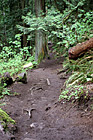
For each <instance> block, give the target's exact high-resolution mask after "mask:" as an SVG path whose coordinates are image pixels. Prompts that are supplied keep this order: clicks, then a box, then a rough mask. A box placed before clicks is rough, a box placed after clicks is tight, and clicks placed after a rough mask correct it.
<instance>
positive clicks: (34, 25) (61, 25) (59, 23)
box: [17, 2, 93, 55]
mask: <svg viewBox="0 0 93 140" xmlns="http://www.w3.org/2000/svg"><path fill="white" fill-rule="evenodd" d="M80 5H81V6H82V3H81V2H79V3H78V4H77V5H75V6H71V7H70V9H69V10H68V9H65V10H64V12H63V13H60V12H59V11H58V10H55V9H54V8H53V7H52V8H51V9H49V10H48V11H47V15H46V16H45V17H44V16H43V17H41V16H40V17H38V18H37V17H35V16H33V15H31V13H28V15H27V16H26V17H25V16H24V17H23V19H24V22H25V23H26V24H27V25H28V26H29V27H22V26H19V25H18V26H17V27H18V28H19V29H20V30H21V31H22V32H24V33H25V34H30V35H29V38H31V37H32V36H33V34H35V31H36V30H41V31H42V32H44V33H45V34H46V35H47V36H48V39H49V40H51V41H52V42H53V44H54V45H53V46H54V49H55V50H56V51H57V52H58V53H59V54H62V53H65V55H67V54H66V52H67V51H68V49H69V48H70V47H71V46H73V45H76V44H77V43H78V42H82V41H84V40H86V39H88V38H90V37H92V36H93V34H92V30H93V28H92V20H93V16H92V12H87V13H85V11H84V10H81V9H79V6H80ZM77 8H78V12H77V13H76V16H75V15H74V12H76V9H77Z"/></svg>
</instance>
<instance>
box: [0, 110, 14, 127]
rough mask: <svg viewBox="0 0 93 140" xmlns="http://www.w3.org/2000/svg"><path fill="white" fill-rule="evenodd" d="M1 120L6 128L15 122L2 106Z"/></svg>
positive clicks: (0, 111)
mask: <svg viewBox="0 0 93 140" xmlns="http://www.w3.org/2000/svg"><path fill="white" fill-rule="evenodd" d="M0 122H1V124H2V125H3V127H4V128H5V129H6V128H7V126H8V125H9V124H15V121H14V120H13V119H12V118H11V117H9V115H8V114H7V113H6V112H5V111H3V110H2V109H1V108H0Z"/></svg>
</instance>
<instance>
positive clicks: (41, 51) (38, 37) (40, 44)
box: [35, 0, 47, 62]
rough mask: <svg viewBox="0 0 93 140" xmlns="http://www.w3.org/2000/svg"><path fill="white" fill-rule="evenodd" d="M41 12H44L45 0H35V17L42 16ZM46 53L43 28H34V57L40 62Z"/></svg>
mask: <svg viewBox="0 0 93 140" xmlns="http://www.w3.org/2000/svg"><path fill="white" fill-rule="evenodd" d="M41 12H43V13H45V0H35V13H36V17H37V18H38V17H40V16H42V14H41ZM46 54H47V47H46V35H45V34H44V32H43V30H36V34H35V58H36V61H38V62H40V61H41V60H42V59H43V58H44V57H45V55H46Z"/></svg>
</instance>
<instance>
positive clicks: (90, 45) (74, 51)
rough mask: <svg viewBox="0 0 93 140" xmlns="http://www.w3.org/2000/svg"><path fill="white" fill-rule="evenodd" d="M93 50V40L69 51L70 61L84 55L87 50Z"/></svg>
mask: <svg viewBox="0 0 93 140" xmlns="http://www.w3.org/2000/svg"><path fill="white" fill-rule="evenodd" d="M92 48H93V38H91V39H90V40H88V41H85V42H83V43H81V44H77V45H76V46H74V47H72V48H70V49H69V51H68V53H69V59H76V58H78V57H80V56H81V55H82V54H84V53H85V52H86V51H87V50H89V49H92Z"/></svg>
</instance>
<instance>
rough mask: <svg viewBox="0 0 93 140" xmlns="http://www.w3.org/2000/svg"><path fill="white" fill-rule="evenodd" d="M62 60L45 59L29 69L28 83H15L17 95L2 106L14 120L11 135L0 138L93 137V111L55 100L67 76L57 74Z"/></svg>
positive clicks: (56, 139)
mask: <svg viewBox="0 0 93 140" xmlns="http://www.w3.org/2000/svg"><path fill="white" fill-rule="evenodd" d="M62 61H63V59H60V61H59V60H54V59H49V60H48V59H47V60H45V61H44V62H42V63H41V64H40V66H39V67H38V68H36V69H33V70H30V71H28V76H27V77H28V83H27V84H22V83H15V84H13V85H12V86H11V90H12V91H15V92H17V93H19V95H17V96H10V97H5V98H4V100H5V102H6V105H5V106H3V107H2V108H3V109H4V110H5V111H6V112H7V113H8V114H9V115H10V116H11V117H12V118H13V119H14V120H16V125H17V130H16V131H15V133H14V134H13V137H10V138H9V137H8V136H6V137H3V135H0V140H9V139H11V140H92V139H93V112H91V111H90V110H88V104H87V105H86V106H83V105H82V106H81V107H79V106H78V105H77V104H72V103H69V102H68V103H63V102H58V98H59V95H60V89H61V88H62V86H63V84H64V82H65V80H66V79H62V78H60V75H57V69H60V68H62Z"/></svg>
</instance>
